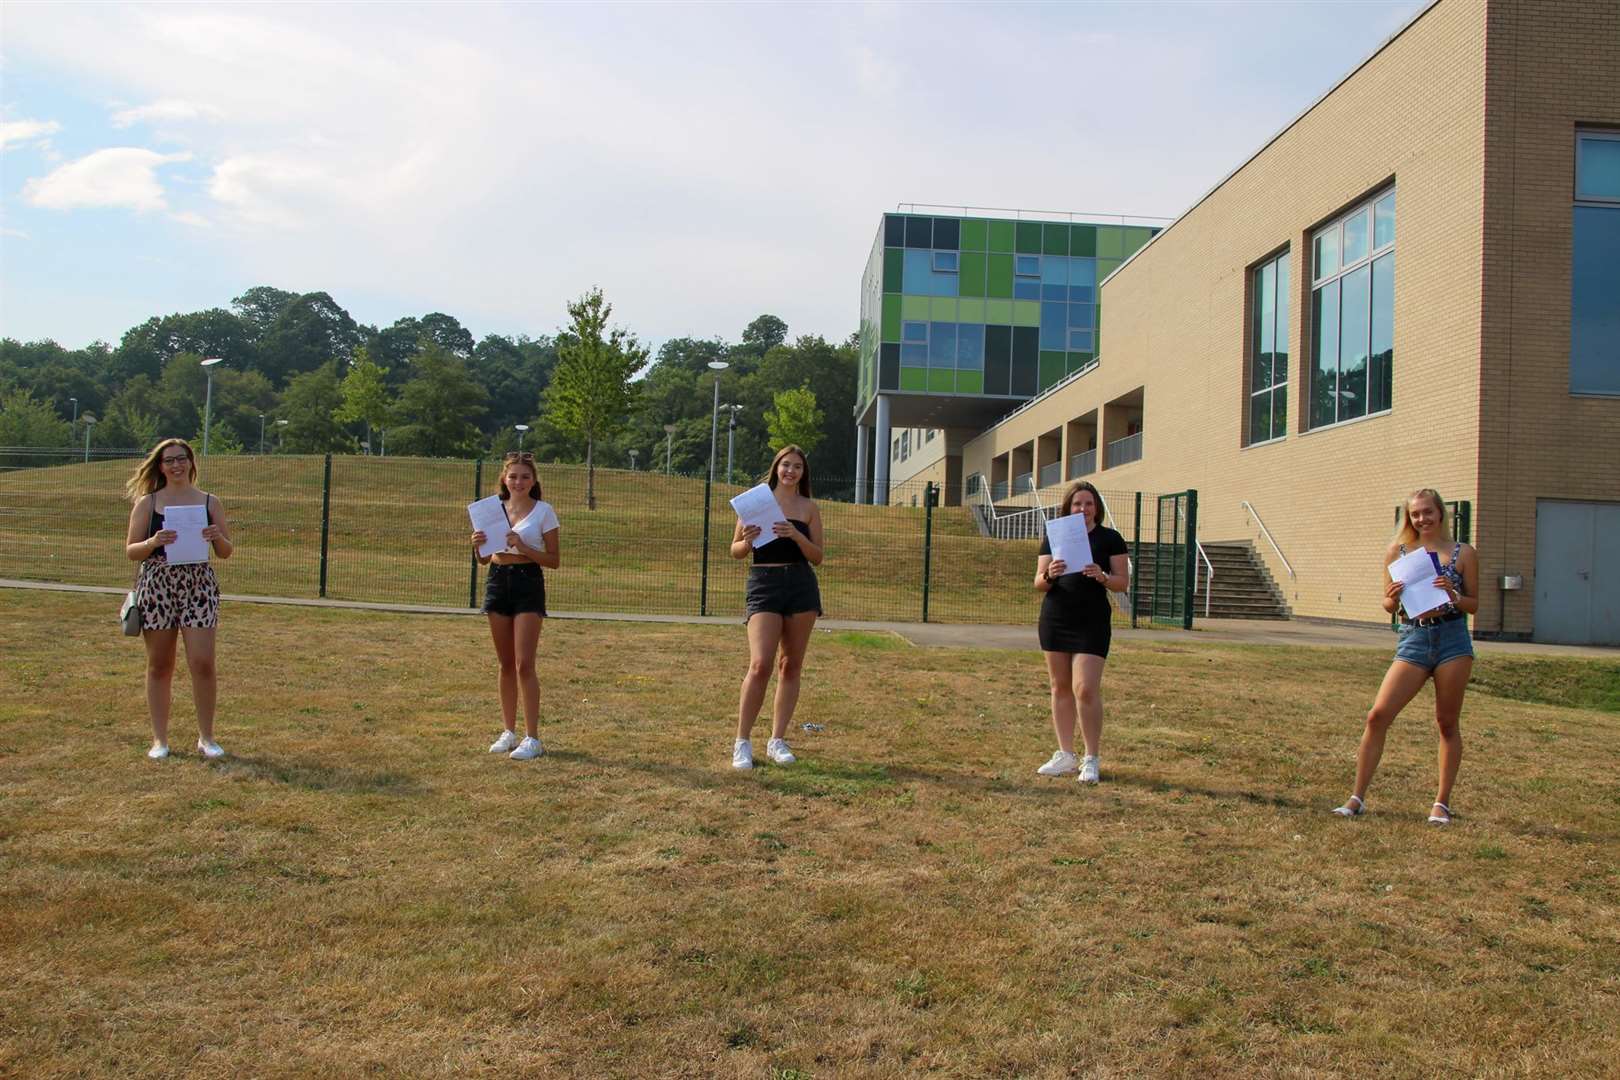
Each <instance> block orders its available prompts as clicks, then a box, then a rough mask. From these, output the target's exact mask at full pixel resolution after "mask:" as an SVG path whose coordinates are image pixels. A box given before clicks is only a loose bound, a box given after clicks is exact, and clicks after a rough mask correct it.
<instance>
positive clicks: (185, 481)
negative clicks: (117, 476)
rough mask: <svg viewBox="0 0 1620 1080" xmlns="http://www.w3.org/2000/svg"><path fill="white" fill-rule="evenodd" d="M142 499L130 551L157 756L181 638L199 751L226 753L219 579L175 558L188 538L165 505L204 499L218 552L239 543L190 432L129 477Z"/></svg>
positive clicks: (208, 535) (134, 497)
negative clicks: (217, 722)
mask: <svg viewBox="0 0 1620 1080" xmlns="http://www.w3.org/2000/svg"><path fill="white" fill-rule="evenodd" d="M124 490H125V492H126V493H127V494H128V495H129V497H130V500H131V501H133V502H134V504H135V506H134V508H133V509H132V510H131V511H130V512H129V532H128V534H127V535H126V536H125V538H124V540H125V542H124V554H126V555H128V556H129V558H130V561H132V562H138V563H140V564H141V568H140V571H139V573H138V574H137V575H136V578H135V603H136V605H137V606H138V607H139V609H140V612H141V637H142V638H143V639H144V641H145V643H146V706H147V709H148V711H150V713H151V715H152V748H151V749H150V750H148V751H147V752H146V756H147V757H149V758H152V759H153V760H154V761H157V760H161V759H163V758H166V757H168V756H169V709H170V703H171V701H172V700H173V696H174V686H173V681H174V659H175V654H176V653H177V652H178V651H179V639H180V638H184V639H185V642H186V667H187V668H188V669H190V671H191V695H192V698H193V699H194V700H195V701H196V704H197V752H198V753H199V754H201V755H202V756H203V757H205V758H219V757H224V756H225V751H224V750H222V749H220V746H219V743H217V742H215V741H214V704H215V701H216V699H217V697H218V693H219V684H218V681H217V679H216V677H215V673H214V630H215V628H216V627H217V626H218V625H219V582H218V581H217V580H216V579H215V577H214V567H213V565H212V564H210V563H206V562H201V563H186V564H182V565H171V564H170V563H169V560H168V557H167V553H166V551H165V548H166V547H167V546H168V545H169V544H172V543H174V542H175V541H176V540H178V539H179V538H180V535H179V533H178V532H176V531H175V530H174V529H170V528H166V527H165V525H164V521H163V517H164V512H165V511H166V510H168V509H170V508H171V507H176V506H203V507H205V508H206V509H205V511H204V514H205V517H206V519H207V521H208V525H207V526H206V527H205V528H204V529H203V531H202V536H203V539H204V540H206V541H208V543H209V545H210V547H211V548H212V550H213V554H215V555H217V556H218V557H219V558H221V559H228V558H230V556H231V552H232V551H234V550H235V547H234V545H233V544H232V543H231V525H230V521H229V520H228V519H227V518H226V517H225V507H224V506H222V505H221V504H220V501H219V499H218V498H216V497H215V496H213V495H210V494H208V493H207V492H204V491H199V490H197V455H196V454H194V453H193V452H192V450H191V446H190V444H188V443H187V442H186V441H185V440H184V439H164V440H163V441H162V442H160V443H158V444H157V447H156V448H155V449H153V451H152V452H151V453H150V454H147V455H146V459H145V460H144V461H142V462H141V464H140V466H139V467H138V468H137V469H136V470H135V475H134V476H132V477H130V478H129V482H128V483H127V484H125V485H124Z"/></svg>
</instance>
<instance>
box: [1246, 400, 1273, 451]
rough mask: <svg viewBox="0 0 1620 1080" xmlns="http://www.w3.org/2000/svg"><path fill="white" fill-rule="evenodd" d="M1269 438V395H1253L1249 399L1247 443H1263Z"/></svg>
mask: <svg viewBox="0 0 1620 1080" xmlns="http://www.w3.org/2000/svg"><path fill="white" fill-rule="evenodd" d="M1269 438H1271V394H1270V393H1269V392H1268V393H1264V394H1255V395H1254V396H1252V397H1250V398H1249V441H1250V442H1252V443H1257V442H1265V441H1266V440H1267V439H1269Z"/></svg>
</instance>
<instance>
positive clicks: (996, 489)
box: [990, 480, 1007, 502]
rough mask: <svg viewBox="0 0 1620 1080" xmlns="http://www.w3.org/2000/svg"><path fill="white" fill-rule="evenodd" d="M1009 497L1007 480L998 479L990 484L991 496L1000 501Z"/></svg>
mask: <svg viewBox="0 0 1620 1080" xmlns="http://www.w3.org/2000/svg"><path fill="white" fill-rule="evenodd" d="M1006 497H1007V481H1005V480H997V481H996V482H995V483H993V484H991V485H990V498H992V499H994V500H996V501H997V502H1000V501H1001V500H1002V499H1005V498H1006Z"/></svg>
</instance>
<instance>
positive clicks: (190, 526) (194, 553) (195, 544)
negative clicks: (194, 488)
mask: <svg viewBox="0 0 1620 1080" xmlns="http://www.w3.org/2000/svg"><path fill="white" fill-rule="evenodd" d="M163 527H164V528H165V529H173V530H174V531H175V532H177V533H179V534H180V535H179V537H178V538H177V539H176V540H175V542H174V543H172V544H170V545H168V546H167V547H166V548H164V549H163V557H164V558H166V559H168V560H169V565H170V566H179V565H181V564H184V563H200V562H207V561H208V541H206V540H204V539H203V534H202V531H203V529H205V528H207V527H208V507H206V506H204V505H202V504H201V503H198V504H197V505H195V506H171V507H168V508H167V509H165V510H164V511H163Z"/></svg>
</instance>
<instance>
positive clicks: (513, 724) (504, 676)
mask: <svg viewBox="0 0 1620 1080" xmlns="http://www.w3.org/2000/svg"><path fill="white" fill-rule="evenodd" d="M514 621H515V620H514V619H513V618H512V616H510V615H491V616H489V636H490V638H491V639H492V640H493V641H494V642H495V659H496V660H498V661H499V662H500V665H501V678H500V682H501V723H503V724H505V725H506V730H507V731H516V730H517V641H516V636H515V635H514V634H513V632H512V624H513V622H514Z"/></svg>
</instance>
